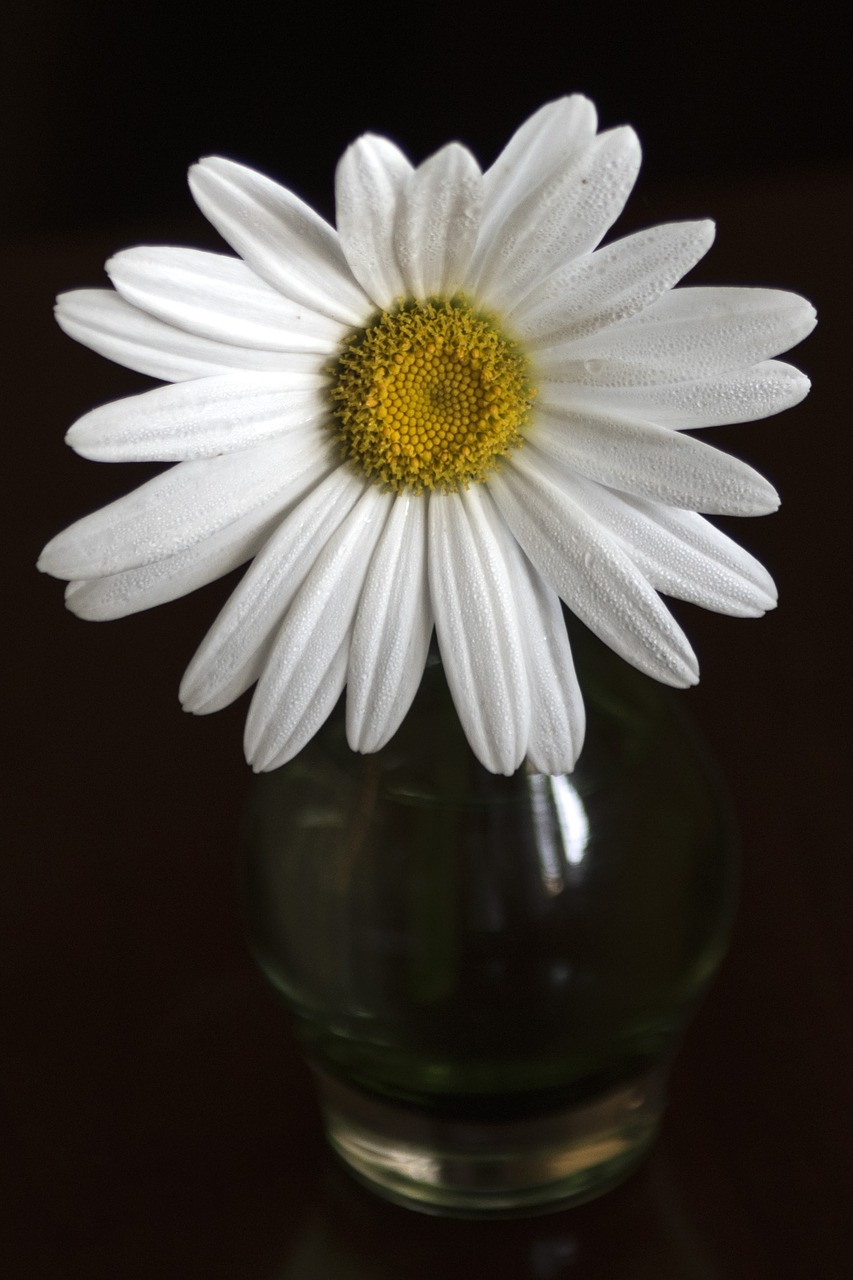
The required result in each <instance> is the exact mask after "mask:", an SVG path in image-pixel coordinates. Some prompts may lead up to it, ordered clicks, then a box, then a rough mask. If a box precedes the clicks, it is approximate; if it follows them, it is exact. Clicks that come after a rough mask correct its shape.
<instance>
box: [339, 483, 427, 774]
mask: <svg viewBox="0 0 853 1280" xmlns="http://www.w3.org/2000/svg"><path fill="white" fill-rule="evenodd" d="M426 513H427V504H426V502H425V501H424V500H423V498H420V497H416V496H415V495H414V494H409V493H403V494H400V495H399V496H398V497H397V498H396V499H395V501H394V504H393V506H392V508H391V514H390V515H389V517H388V520H387V522H386V524H385V526H384V528H383V530H382V535H381V537H380V539H379V542H378V543H377V545H376V550H375V551H374V553H373V559H372V560H371V561H370V567H369V569H368V571H367V576H366V578H365V582H364V590H363V591H362V594H361V599H360V601H359V605H358V612H357V614H356V618H355V625H354V627H353V633H352V644H351V647H350V653H349V667H348V670H347V738H348V740H349V744H350V746H351V747H352V749H353V751H378V750H379V748H380V747H383V746H384V745H385V743H386V742H387V741H388V740H389V739H390V738H391V737H393V735H394V734H395V733H396V732H397V729H398V728H399V727H400V724H401V723H402V721H403V717H404V716H405V714H406V712H407V711H408V710H409V707H410V706H411V704H412V700H413V698H414V696H415V694H416V693H417V691H418V686H419V685H420V682H421V676H422V675H423V670H424V666H425V664H426V658H427V652H428V650H429V641H430V636H431V634H432V609H431V607H430V600H429V583H428V579H427V556H426Z"/></svg>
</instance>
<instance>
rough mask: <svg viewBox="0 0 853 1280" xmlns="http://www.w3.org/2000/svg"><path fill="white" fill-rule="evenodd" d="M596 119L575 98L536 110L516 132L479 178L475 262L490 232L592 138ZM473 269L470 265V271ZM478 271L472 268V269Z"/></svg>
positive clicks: (582, 101) (587, 105)
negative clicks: (479, 211)
mask: <svg viewBox="0 0 853 1280" xmlns="http://www.w3.org/2000/svg"><path fill="white" fill-rule="evenodd" d="M596 127H597V117H596V112H595V107H594V106H593V104H592V103H591V102H590V101H589V99H588V98H584V97H582V95H581V94H579V93H575V94H572V96H571V97H568V98H559V99H558V100H557V101H556V102H548V103H546V105H545V106H544V107H540V108H539V110H538V111H536V112H534V114H533V115H532V116H530V117H529V119H527V120H525V122H524V124H523V125H522V126H521V128H520V129H517V130H516V132H515V133H514V134H513V136H512V137H511V138H510V140H509V142H508V143H507V145H506V146H505V147H504V149H503V151H502V152H501V154H500V155H499V156H498V158H497V160H496V161H495V163H494V164H493V165H492V166H491V168H490V169H487V170H486V172H485V174H484V175H483V220H482V228H481V234H480V239H479V242H478V246H477V252H476V263H477V264H478V265H479V263H480V262H481V260H482V257H483V251H484V250H485V248H486V247H487V246H488V245H489V244H490V242H491V238H492V236H493V235H494V232H495V229H496V228H497V227H498V226H500V224H501V223H502V222H504V221H505V220H506V218H507V217H508V216H509V214H510V213H511V212H512V210H513V209H515V208H516V206H517V205H519V204H520V203H521V201H522V200H524V199H525V197H526V196H527V195H528V194H529V193H530V192H531V191H534V190H536V189H537V188H538V187H541V186H542V184H543V183H544V182H545V181H546V180H547V179H548V178H550V177H551V175H552V174H553V173H554V172H555V171H556V170H557V169H560V168H563V167H565V166H566V165H567V164H568V163H569V162H570V161H571V160H572V159H573V158H574V157H575V156H576V155H577V154H578V153H579V152H580V151H582V150H583V149H584V148H585V147H587V146H588V145H589V143H590V142H592V140H593V138H594V137H595V130H596ZM474 269H475V267H474V264H473V263H472V271H473V270H474ZM477 269H478V267H477Z"/></svg>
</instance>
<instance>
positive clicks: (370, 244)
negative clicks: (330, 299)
mask: <svg viewBox="0 0 853 1280" xmlns="http://www.w3.org/2000/svg"><path fill="white" fill-rule="evenodd" d="M411 173H412V165H411V164H410V163H409V161H408V160H407V159H406V157H405V156H404V155H403V153H402V151H401V150H400V148H399V147H395V146H394V144H393V142H389V141H388V139H387V138H377V137H375V136H374V135H373V134H367V135H365V137H363V138H359V139H358V141H357V142H354V143H353V144H352V146H351V147H348V148H347V150H346V151H345V152H344V154H343V156H342V157H341V160H340V162H339V164H338V169H337V173H336V175H335V204H336V209H337V223H338V235H339V236H340V238H341V246H342V248H343V251H344V253H345V254H346V259H347V262H348V263H349V265H350V270H351V271H352V273H353V275H354V276H355V278H356V280H358V282H359V284H360V285H361V287H362V288H363V289H364V290H365V292H366V293H367V294H368V296H369V297H371V298H372V299H373V301H374V302H375V303H376V305H377V306H378V307H383V308H387V307H391V306H393V304H394V303H395V302H397V301H398V300H401V299H402V297H403V295H404V294H405V292H406V285H405V281H404V280H403V277H402V275H401V274H400V268H399V266H398V264H397V254H396V251H395V249H394V223H395V219H396V215H397V208H398V205H399V203H400V196H401V193H402V190H403V187H404V186H405V183H406V179H407V178H408V176H409V175H410V174H411Z"/></svg>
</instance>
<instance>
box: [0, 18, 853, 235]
mask: <svg viewBox="0 0 853 1280" xmlns="http://www.w3.org/2000/svg"><path fill="white" fill-rule="evenodd" d="M843 8H844V6H842V5H840V4H835V3H832V0H812V2H810V3H807V4H800V5H799V6H796V7H793V6H792V7H791V8H788V7H786V6H781V5H778V6H777V5H772V4H770V3H769V2H768V0H717V2H716V3H714V4H691V3H676V2H675V0H643V2H642V3H632V4H620V3H606V2H602V0H597V2H596V3H591V2H590V0H582V2H581V0H562V3H560V2H556V0H552V3H543V2H542V0H529V2H527V3H519V2H518V0H509V3H502V4H501V3H497V0H496V2H495V3H493V4H491V5H489V4H484V3H483V2H482V0H469V2H468V3H451V2H450V0H433V2H432V3H423V2H422V3H420V4H415V3H411V0H398V3H397V4H396V5H394V6H388V7H386V6H385V5H382V4H380V5H376V4H373V3H367V0H350V2H349V3H347V4H345V5H344V4H342V5H341V6H340V7H339V8H336V7H335V6H333V5H321V4H318V3H316V0H315V2H314V3H310V0H306V2H303V3H300V4H298V5H297V4H294V3H292V2H290V3H287V2H285V3H280V4H277V5H268V4H263V5H260V4H256V3H253V2H252V0H250V2H248V3H243V4H240V5H232V6H227V7H226V6H224V5H223V6H218V5H200V4H195V3H188V4H181V3H179V2H178V0H150V2H149V3H147V4H144V5H135V4H134V5H130V4H117V3H115V0H75V2H74V3H71V2H70V0H34V2H33V3H30V4H27V3H21V2H20V0H18V3H17V4H13V5H12V6H11V13H9V12H8V10H7V11H6V16H5V17H4V33H3V59H4V64H5V65H4V68H3V75H2V80H1V81H0V93H2V94H3V95H4V98H5V102H4V103H3V110H2V118H3V120H4V128H3V131H2V138H0V146H2V157H3V170H4V172H5V173H6V174H7V175H8V174H9V173H10V172H11V173H12V174H13V175H14V179H13V181H12V182H9V183H7V184H4V186H5V193H4V195H3V197H2V200H0V207H3V206H5V207H4V208H3V218H4V219H5V220H6V222H7V224H8V225H9V226H10V227H12V228H14V229H15V230H16V231H18V232H24V233H26V232H28V231H30V232H32V231H38V232H43V231H46V230H56V229H59V228H68V227H72V226H73V227H76V228H80V227H84V226H98V225H101V226H103V225H105V224H108V223H110V222H115V221H116V220H118V219H127V218H128V217H129V216H132V217H134V218H147V217H151V216H154V215H157V214H159V213H163V212H165V211H169V210H171V209H172V208H175V207H177V206H178V205H179V204H180V202H181V200H182V199H183V192H182V184H183V175H184V173H185V170H186V167H187V165H188V164H189V163H190V162H191V161H193V160H195V159H197V158H198V157H199V155H203V154H208V153H210V152H220V153H223V154H227V155H230V156H232V157H233V158H236V159H241V160H244V161H245V162H247V163H251V164H255V165H257V166H259V167H262V168H266V169H268V170H270V171H271V172H273V173H276V174H279V175H280V176H281V177H282V178H284V179H286V180H289V181H290V182H291V183H293V184H294V185H295V186H297V187H299V189H300V190H301V191H303V192H304V193H305V194H307V195H308V196H310V197H311V198H312V199H316V200H318V201H319V203H320V204H321V205H323V206H324V208H325V209H326V210H327V211H328V209H329V200H330V190H331V184H330V172H331V165H332V162H333V160H334V159H335V158H336V157H337V156H338V155H339V154H340V152H341V151H342V150H343V148H344V146H345V145H346V143H347V142H348V141H349V140H351V139H352V138H353V137H354V136H355V135H356V134H358V133H360V132H363V131H364V130H366V129H372V130H374V131H378V132H383V133H388V134H390V135H392V136H394V137H395V138H397V139H398V140H400V141H401V142H402V143H403V144H404V146H405V147H406V148H407V149H408V150H409V152H410V154H411V156H412V158H413V159H421V158H424V157H425V156H426V155H427V154H429V152H430V151H432V150H434V149H435V148H436V146H438V145H440V144H441V143H442V142H444V141H447V140H449V139H451V138H458V139H460V140H461V141H464V142H466V143H468V144H469V145H471V146H472V147H473V148H474V150H475V151H476V153H477V154H478V155H479V156H480V157H481V159H482V160H483V161H484V162H485V161H488V160H489V159H490V158H491V157H492V156H493V155H494V153H495V152H496V150H497V149H498V147H499V146H500V145H501V144H502V142H503V141H504V139H505V138H506V137H507V136H508V134H509V132H510V131H511V130H512V128H513V127H514V126H515V125H516V124H517V123H518V122H519V121H520V120H521V119H523V118H524V117H525V116H526V115H528V114H529V113H530V111H531V110H532V109H534V108H535V107H536V106H538V105H540V104H541V103H542V102H544V101H546V100H547V99H549V98H551V97H556V96H558V95H559V94H562V93H566V92H570V91H574V90H577V91H581V92H584V93H586V94H587V95H588V96H590V97H592V98H593V99H594V100H595V101H596V102H597V103H598V105H599V107H600V112H601V118H602V122H603V124H604V125H606V126H610V125H615V124H622V123H632V124H634V125H635V126H636V127H637V128H638V130H639V132H640V135H641V138H642V140H643V143H644V147H645V150H646V155H647V160H648V164H649V166H650V168H651V172H652V174H653V176H654V177H655V178H656V179H661V178H664V179H668V178H673V177H677V176H685V175H692V176H696V175H701V174H705V173H718V174H731V173H736V172H741V173H744V172H750V173H753V174H754V173H755V172H767V171H779V170H781V169H785V168H789V167H790V166H791V165H792V164H797V165H802V164H804V163H824V162H832V161H839V160H843V159H845V158H847V157H849V156H850V154H851V145H852V144H851V136H852V135H853V131H851V129H850V123H851V120H850V112H849V96H850V94H849V75H850V67H849V53H848V45H847V41H846V39H845V38H844V35H843V33H842V24H841V20H840V14H841V13H842V12H843Z"/></svg>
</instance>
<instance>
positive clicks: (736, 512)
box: [528, 403, 779, 516]
mask: <svg viewBox="0 0 853 1280" xmlns="http://www.w3.org/2000/svg"><path fill="white" fill-rule="evenodd" d="M528 438H529V440H530V441H531V442H532V443H533V444H534V445H535V446H536V447H537V448H538V449H541V450H542V451H543V453H547V455H548V456H549V457H550V458H555V459H556V460H557V461H558V462H559V463H561V464H562V465H563V466H565V467H567V468H568V469H569V470H571V471H579V472H581V474H582V475H585V476H588V477H589V478H590V479H591V480H595V481H597V482H598V483H599V484H605V485H607V486H608V487H609V488H611V489H621V490H623V491H624V492H625V493H633V494H636V495H637V496H639V497H643V498H651V499H652V500H653V501H654V502H665V503H668V504H669V505H670V506H675V507H690V508H692V509H693V510H694V511H704V512H706V513H708V514H712V515H732V516H760V515H766V514H767V513H768V512H770V511H775V510H776V509H777V507H778V506H779V495H778V494H777V492H776V490H775V489H774V488H773V486H772V484H770V482H769V481H767V480H765V479H764V477H763V476H761V475H759V474H758V472H757V471H755V470H753V468H752V467H750V466H748V465H747V463H745V462H741V460H740V459H739V458H733V457H732V456H731V454H728V453H722V452H721V451H720V450H719V449H714V448H712V447H711V446H710V445H708V444H705V443H704V442H703V441H701V440H695V439H694V438H693V437H692V436H687V435H682V434H681V433H680V432H678V431H672V430H671V429H670V428H669V427H659V426H657V425H656V424H655V423H653V422H640V421H632V420H630V419H627V418H620V417H617V416H616V415H615V414H614V415H610V416H606V415H604V414H596V413H594V412H591V411H590V410H587V409H585V408H582V407H580V406H579V407H578V408H577V409H576V410H575V411H573V412H568V411H566V412H565V413H564V414H557V413H555V412H554V411H553V410H551V409H550V408H549V407H548V406H547V405H546V404H544V403H543V404H542V405H540V406H539V408H538V409H537V411H536V417H535V419H534V422H533V423H532V424H531V426H530V428H529V431H528Z"/></svg>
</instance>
